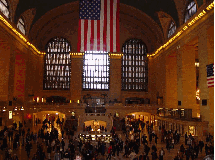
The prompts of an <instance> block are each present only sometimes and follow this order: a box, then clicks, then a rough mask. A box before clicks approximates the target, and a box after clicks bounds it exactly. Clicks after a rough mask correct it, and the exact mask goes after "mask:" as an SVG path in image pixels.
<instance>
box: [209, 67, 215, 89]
mask: <svg viewBox="0 0 215 160" xmlns="http://www.w3.org/2000/svg"><path fill="white" fill-rule="evenodd" d="M207 85H208V88H209V87H214V64H209V65H207Z"/></svg>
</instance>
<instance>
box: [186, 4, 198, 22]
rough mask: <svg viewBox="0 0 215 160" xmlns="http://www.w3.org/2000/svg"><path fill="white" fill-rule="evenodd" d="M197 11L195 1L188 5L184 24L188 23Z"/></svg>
mask: <svg viewBox="0 0 215 160" xmlns="http://www.w3.org/2000/svg"><path fill="white" fill-rule="evenodd" d="M196 11H197V6H196V3H195V2H194V1H190V2H189V3H188V5H187V8H186V11H185V19H184V22H185V23H186V22H187V20H188V19H190V17H192V16H193V15H194V14H195V13H196Z"/></svg>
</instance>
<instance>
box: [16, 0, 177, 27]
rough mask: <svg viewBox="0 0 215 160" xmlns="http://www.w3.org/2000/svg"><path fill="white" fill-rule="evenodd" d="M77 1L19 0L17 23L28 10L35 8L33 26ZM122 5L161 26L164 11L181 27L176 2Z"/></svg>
mask: <svg viewBox="0 0 215 160" xmlns="http://www.w3.org/2000/svg"><path fill="white" fill-rule="evenodd" d="M74 1H77V0H19V3H18V6H17V10H16V14H15V21H17V20H18V18H19V16H20V15H21V14H22V13H23V12H24V11H26V10H27V9H31V8H35V9H36V15H35V18H34V20H33V23H32V25H33V24H34V23H35V22H36V21H37V20H38V19H40V17H41V16H43V15H44V14H45V13H46V12H48V11H50V10H52V9H54V8H56V7H58V6H60V5H63V4H66V3H70V2H74ZM120 3H123V4H126V5H129V6H133V7H135V8H137V9H139V10H141V11H143V12H144V13H146V14H147V15H149V16H150V17H151V18H152V19H154V21H155V22H157V23H158V24H160V22H159V18H158V15H157V12H159V11H163V12H166V13H168V14H169V15H170V16H171V17H172V18H173V19H174V21H175V22H176V25H177V26H178V25H179V19H178V14H177V10H176V5H175V2H174V0H120Z"/></svg>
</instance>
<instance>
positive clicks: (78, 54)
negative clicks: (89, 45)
mask: <svg viewBox="0 0 215 160" xmlns="http://www.w3.org/2000/svg"><path fill="white" fill-rule="evenodd" d="M93 53H94V52H93ZM99 53H100V52H99ZM70 55H72V56H84V53H83V52H82V53H70ZM108 55H109V56H119V57H122V56H123V54H122V53H109V54H108Z"/></svg>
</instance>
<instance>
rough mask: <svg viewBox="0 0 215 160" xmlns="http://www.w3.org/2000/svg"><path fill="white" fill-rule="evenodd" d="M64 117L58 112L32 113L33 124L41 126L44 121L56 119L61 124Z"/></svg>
mask: <svg viewBox="0 0 215 160" xmlns="http://www.w3.org/2000/svg"><path fill="white" fill-rule="evenodd" d="M65 118H66V115H65V114H64V113H61V112H58V111H40V112H37V113H33V124H34V125H36V124H41V123H42V122H43V121H44V120H46V119H47V120H48V121H57V120H58V119H59V120H60V121H61V122H64V121H65Z"/></svg>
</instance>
